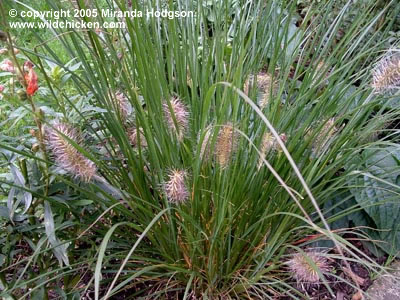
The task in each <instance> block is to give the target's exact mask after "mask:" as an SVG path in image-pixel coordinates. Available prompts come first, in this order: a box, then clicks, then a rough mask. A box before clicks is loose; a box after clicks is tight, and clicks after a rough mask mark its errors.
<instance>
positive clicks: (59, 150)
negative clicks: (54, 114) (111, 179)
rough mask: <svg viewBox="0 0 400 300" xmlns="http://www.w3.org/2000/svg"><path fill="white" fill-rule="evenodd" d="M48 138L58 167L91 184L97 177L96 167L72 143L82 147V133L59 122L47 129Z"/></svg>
mask: <svg viewBox="0 0 400 300" xmlns="http://www.w3.org/2000/svg"><path fill="white" fill-rule="evenodd" d="M46 133H47V134H46V138H47V142H48V148H49V150H50V151H51V153H52V154H53V156H54V160H55V161H56V163H57V165H59V166H60V167H61V168H62V169H64V170H65V171H67V172H68V173H70V174H71V175H73V176H74V177H78V178H80V179H81V180H83V181H86V182H89V181H90V180H91V179H92V178H93V176H95V175H96V171H97V168H96V165H95V163H94V162H92V161H91V160H90V159H88V158H87V157H85V156H84V155H83V154H82V153H81V152H79V150H78V149H77V148H76V146H75V145H73V144H71V141H73V142H74V143H76V144H78V145H80V144H82V142H83V140H82V136H81V134H80V132H79V131H78V130H77V129H76V128H73V127H72V126H71V125H69V124H66V123H61V122H57V123H55V124H54V125H53V126H52V127H49V128H47V130H46Z"/></svg>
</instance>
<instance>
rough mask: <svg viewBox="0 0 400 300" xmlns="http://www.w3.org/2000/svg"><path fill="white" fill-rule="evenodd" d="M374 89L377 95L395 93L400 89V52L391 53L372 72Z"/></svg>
mask: <svg viewBox="0 0 400 300" xmlns="http://www.w3.org/2000/svg"><path fill="white" fill-rule="evenodd" d="M371 86H372V88H373V89H374V90H375V92H376V93H385V92H388V93H393V92H396V91H397V90H398V89H399V88H400V52H399V51H397V52H393V51H390V52H389V53H388V54H387V55H386V56H385V57H384V58H382V59H381V60H380V61H379V62H378V63H377V65H376V66H375V68H374V69H373V71H372V83H371Z"/></svg>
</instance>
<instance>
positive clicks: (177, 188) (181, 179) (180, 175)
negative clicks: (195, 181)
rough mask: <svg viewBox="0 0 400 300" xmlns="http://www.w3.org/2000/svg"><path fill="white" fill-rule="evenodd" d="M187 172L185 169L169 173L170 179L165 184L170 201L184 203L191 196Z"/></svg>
mask: <svg viewBox="0 0 400 300" xmlns="http://www.w3.org/2000/svg"><path fill="white" fill-rule="evenodd" d="M186 176H187V174H186V172H185V171H183V170H171V171H170V172H169V174H168V181H167V182H166V183H165V184H164V190H165V193H166V194H167V197H168V201H169V202H171V203H175V204H181V203H184V202H185V201H186V200H187V199H188V198H189V192H188V190H187V188H186V184H185V179H186Z"/></svg>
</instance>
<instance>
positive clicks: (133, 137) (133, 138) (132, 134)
mask: <svg viewBox="0 0 400 300" xmlns="http://www.w3.org/2000/svg"><path fill="white" fill-rule="evenodd" d="M138 133H139V139H140V146H142V147H147V141H146V138H145V136H144V134H143V132H142V129H141V128H139V129H138V128H133V129H131V130H129V131H128V134H129V141H130V142H131V144H132V146H133V147H136V146H138Z"/></svg>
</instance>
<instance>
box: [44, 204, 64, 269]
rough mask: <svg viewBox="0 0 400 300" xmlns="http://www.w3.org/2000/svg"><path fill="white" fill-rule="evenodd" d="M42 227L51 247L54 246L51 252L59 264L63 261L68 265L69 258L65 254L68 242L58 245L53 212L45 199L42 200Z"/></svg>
mask: <svg viewBox="0 0 400 300" xmlns="http://www.w3.org/2000/svg"><path fill="white" fill-rule="evenodd" d="M44 227H45V230H46V235H47V238H48V239H49V242H50V245H51V246H52V247H55V248H54V249H53V253H54V255H55V256H56V257H57V259H58V261H59V263H60V265H62V263H64V264H65V265H67V266H68V265H69V260H68V256H67V248H68V244H62V245H60V244H61V242H60V241H59V240H58V239H57V237H56V233H55V227H54V218H53V212H52V211H51V207H50V204H49V203H48V202H47V201H45V202H44Z"/></svg>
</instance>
